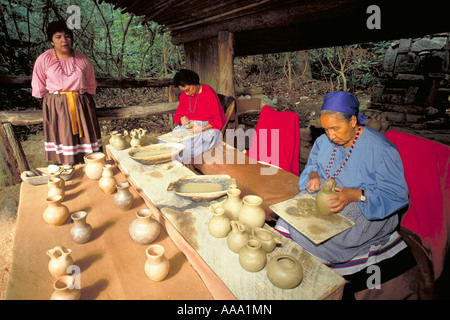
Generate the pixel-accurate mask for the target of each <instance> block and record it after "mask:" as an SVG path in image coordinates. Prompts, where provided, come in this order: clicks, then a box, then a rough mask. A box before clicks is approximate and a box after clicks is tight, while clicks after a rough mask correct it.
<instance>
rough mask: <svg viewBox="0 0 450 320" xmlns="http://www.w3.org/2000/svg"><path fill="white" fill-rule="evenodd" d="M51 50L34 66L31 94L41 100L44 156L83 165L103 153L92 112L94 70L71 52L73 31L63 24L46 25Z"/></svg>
mask: <svg viewBox="0 0 450 320" xmlns="http://www.w3.org/2000/svg"><path fill="white" fill-rule="evenodd" d="M47 39H48V41H49V42H50V43H51V44H52V46H53V48H51V49H48V50H47V51H45V52H44V53H42V54H41V55H40V56H39V57H38V58H37V59H36V62H35V64H34V69H33V77H32V80H31V87H32V95H33V97H36V98H43V102H42V110H43V122H44V140H45V154H46V159H47V160H48V161H54V162H56V163H58V164H74V163H81V162H83V158H84V156H85V155H86V154H89V153H92V152H95V151H102V140H101V133H100V126H99V124H98V120H97V115H96V113H95V102H94V99H93V98H92V96H91V94H95V91H96V88H97V82H96V80H95V76H94V68H93V66H92V64H91V63H90V62H89V60H88V59H86V57H85V56H84V55H83V54H81V53H80V52H78V51H76V50H74V49H73V48H72V46H73V32H72V30H70V29H69V28H68V27H67V25H66V23H65V22H64V21H55V22H52V23H50V24H49V25H48V28H47Z"/></svg>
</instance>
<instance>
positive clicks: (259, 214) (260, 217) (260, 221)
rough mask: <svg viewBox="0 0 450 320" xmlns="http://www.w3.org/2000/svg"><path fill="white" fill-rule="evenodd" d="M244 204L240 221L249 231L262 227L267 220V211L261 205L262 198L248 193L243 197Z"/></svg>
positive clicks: (240, 213) (240, 211) (240, 212)
mask: <svg viewBox="0 0 450 320" xmlns="http://www.w3.org/2000/svg"><path fill="white" fill-rule="evenodd" d="M242 202H243V205H242V207H241V210H239V221H240V222H242V223H243V224H244V225H245V228H246V229H247V232H248V233H251V230H252V228H255V227H262V226H264V223H265V221H266V213H265V211H264V209H263V208H262V207H261V204H262V198H261V197H259V196H255V195H248V196H245V197H244V198H243V199H242Z"/></svg>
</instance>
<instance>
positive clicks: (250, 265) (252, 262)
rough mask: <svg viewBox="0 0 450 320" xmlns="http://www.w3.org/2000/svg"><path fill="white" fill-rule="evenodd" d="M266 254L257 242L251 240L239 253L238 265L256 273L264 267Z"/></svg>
mask: <svg viewBox="0 0 450 320" xmlns="http://www.w3.org/2000/svg"><path fill="white" fill-rule="evenodd" d="M266 260H267V258H266V252H265V251H264V250H263V248H262V247H261V243H260V242H259V241H258V240H255V239H251V240H249V241H248V242H247V245H246V246H245V247H243V248H242V249H241V250H240V251H239V263H240V265H241V266H242V267H243V268H244V269H245V270H247V271H250V272H257V271H259V270H261V269H262V268H264V266H265V265H266Z"/></svg>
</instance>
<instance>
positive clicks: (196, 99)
mask: <svg viewBox="0 0 450 320" xmlns="http://www.w3.org/2000/svg"><path fill="white" fill-rule="evenodd" d="M198 91H199V93H197V96H196V98H195V104H194V110H192V107H191V96H189V111H190V112H191V113H194V112H195V109H197V101H198V96H199V94H200V88H199V89H198Z"/></svg>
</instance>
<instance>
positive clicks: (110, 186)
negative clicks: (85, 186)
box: [98, 164, 117, 194]
mask: <svg viewBox="0 0 450 320" xmlns="http://www.w3.org/2000/svg"><path fill="white" fill-rule="evenodd" d="M113 168H114V165H112V164H104V165H103V171H102V177H101V178H100V180H99V181H98V186H99V187H100V189H101V190H102V191H103V192H104V193H106V194H113V193H114V192H115V191H116V185H117V180H116V178H114V172H113Z"/></svg>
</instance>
